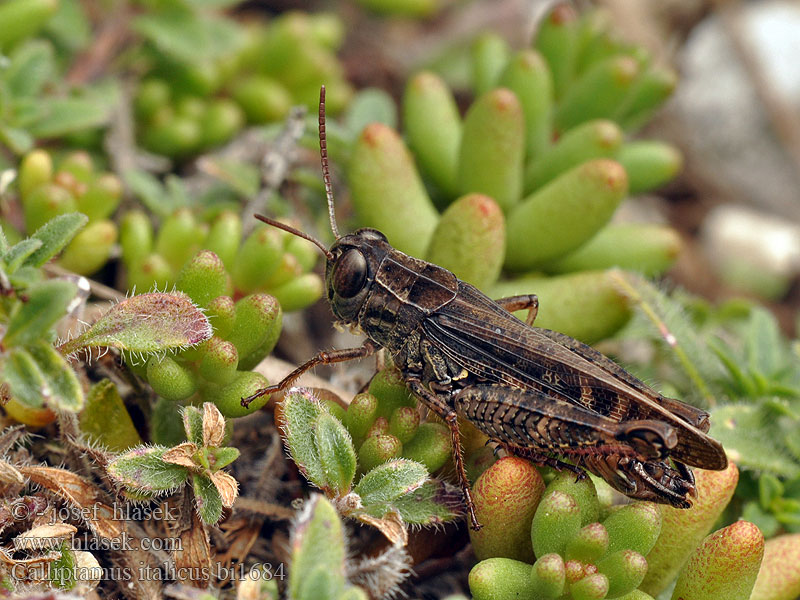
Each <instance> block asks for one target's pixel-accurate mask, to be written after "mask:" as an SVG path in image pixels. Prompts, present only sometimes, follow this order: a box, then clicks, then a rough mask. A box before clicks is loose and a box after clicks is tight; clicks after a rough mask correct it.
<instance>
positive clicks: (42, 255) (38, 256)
mask: <svg viewBox="0 0 800 600" xmlns="http://www.w3.org/2000/svg"><path fill="white" fill-rule="evenodd" d="M88 221H89V219H88V217H86V215H82V214H81V213H68V214H66V215H59V216H57V217H55V218H54V219H51V220H50V221H48V222H47V223H45V224H44V225H42V226H41V227H40V228H39V229H38V230H36V233H34V234H33V235H32V236H31V238H33V239H37V240H41V241H42V246H41V248H39V249H38V250H37V251H36V252H34V253H33V254H32V255H31V256H29V257H28V259H27V260H26V261H25V262H24V263H23V264H24V265H25V266H30V267H41V266H42V265H43V264H44V263H46V262H47V261H48V260H50V259H51V258H53V257H54V256H55V255H56V254H58V253H59V252H60V251H61V249H62V248H63V247H64V246H66V245H67V244H68V243H69V242H70V240H72V238H73V237H75V234H76V233H78V231H80V230H81V228H82V227H83V226H84V225H86V223H87V222H88Z"/></svg>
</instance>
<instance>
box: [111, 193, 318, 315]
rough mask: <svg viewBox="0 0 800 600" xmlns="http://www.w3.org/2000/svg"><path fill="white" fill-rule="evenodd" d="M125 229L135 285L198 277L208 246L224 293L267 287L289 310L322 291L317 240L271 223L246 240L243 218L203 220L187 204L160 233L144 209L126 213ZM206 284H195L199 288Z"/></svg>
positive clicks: (144, 286) (145, 286)
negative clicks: (200, 254)
mask: <svg viewBox="0 0 800 600" xmlns="http://www.w3.org/2000/svg"><path fill="white" fill-rule="evenodd" d="M120 229H121V232H120V244H121V246H122V260H123V262H124V263H125V266H126V267H127V270H128V287H130V288H137V289H151V288H153V287H155V288H161V289H163V288H165V287H168V286H169V285H171V284H174V283H176V282H178V281H180V280H181V278H182V277H183V278H185V277H191V278H196V277H199V276H200V275H198V274H195V273H194V271H196V270H197V268H198V267H197V266H192V265H193V263H192V262H191V261H197V260H199V259H198V257H197V256H196V255H197V252H198V250H200V249H204V251H205V254H203V256H206V259H204V260H207V259H208V257H207V255H208V253H209V251H210V252H211V253H214V255H215V258H214V259H213V260H214V261H215V265H214V266H213V267H211V266H207V267H206V268H207V269H212V270H213V269H217V270H218V271H219V272H217V273H215V275H214V276H215V277H216V278H217V279H218V280H219V281H218V282H217V283H215V286H216V287H214V288H213V289H216V290H217V291H218V292H219V293H220V295H227V296H234V297H237V298H238V297H241V296H244V295H247V294H253V293H262V292H266V293H269V294H270V295H272V296H274V297H275V298H276V299H277V300H278V302H279V303H280V306H281V308H282V310H283V311H285V312H290V311H293V310H298V309H300V308H304V307H305V306H308V305H309V304H312V303H313V302H315V301H316V300H318V299H319V298H320V296H321V295H322V281H321V279H320V278H319V276H318V275H317V274H315V273H313V272H311V269H312V268H313V267H314V265H315V264H316V262H317V257H318V256H319V253H318V251H317V249H316V248H314V246H313V245H311V244H310V243H309V242H307V241H305V240H303V239H300V238H297V237H295V236H291V235H289V234H287V233H285V232H283V231H281V230H279V229H276V228H274V227H266V226H258V227H257V228H256V229H255V230H254V231H253V233H251V234H250V235H249V236H247V238H246V239H244V240H242V222H241V220H240V219H239V217H238V216H237V215H235V214H233V213H231V212H222V213H220V214H219V215H218V216H217V217H216V218H215V219H214V221H213V222H212V223H211V224H210V225H207V224H204V223H200V222H198V220H197V219H196V218H195V217H194V216H193V214H192V212H191V211H190V210H189V209H188V208H184V209H178V210H177V211H176V212H174V213H173V214H171V215H170V216H168V217H167V218H166V219H165V220H164V221H163V222H162V224H161V227H160V228H159V230H158V233H157V234H155V233H154V231H153V226H152V224H151V222H150V219H149V217H148V216H147V215H146V214H145V213H144V212H141V211H131V212H129V213H127V214H126V215H125V216H124V217H123V219H122V224H121V226H120ZM192 257H194V258H192ZM181 269H184V271H183V272H181ZM181 273H185V274H181ZM203 284H204V282H202V281H197V282H193V283H192V285H195V286H197V287H196V289H197V292H198V293H202V292H201V291H200V287H202V285H203ZM220 286H222V287H220ZM179 287H180V284H179ZM211 299H212V298H210V297H209V298H207V299H206V302H207V301H210V300H211ZM203 305H204V306H205V303H203Z"/></svg>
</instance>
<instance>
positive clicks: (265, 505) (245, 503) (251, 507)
mask: <svg viewBox="0 0 800 600" xmlns="http://www.w3.org/2000/svg"><path fill="white" fill-rule="evenodd" d="M236 509H237V510H245V511H248V512H252V513H255V514H257V515H260V516H263V517H266V518H269V519H270V520H278V521H290V520H291V519H294V518H295V517H296V516H297V513H296V512H295V511H294V510H292V509H290V508H286V507H285V506H282V505H280V504H276V503H274V502H264V501H263V500H257V499H255V498H248V497H247V496H239V497H238V498H237V499H236Z"/></svg>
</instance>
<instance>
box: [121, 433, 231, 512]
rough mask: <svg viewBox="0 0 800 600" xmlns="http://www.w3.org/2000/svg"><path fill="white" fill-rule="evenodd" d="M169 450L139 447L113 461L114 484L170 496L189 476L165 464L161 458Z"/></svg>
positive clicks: (170, 464)
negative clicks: (168, 493)
mask: <svg viewBox="0 0 800 600" xmlns="http://www.w3.org/2000/svg"><path fill="white" fill-rule="evenodd" d="M167 450H169V448H167V447H166V446H139V447H138V448H134V449H133V450H129V451H128V452H126V453H125V454H122V455H120V456H118V457H117V458H115V459H114V460H113V461H111V462H110V463H109V465H108V467H106V471H107V472H108V474H109V476H110V477H111V478H112V479H113V480H114V481H116V482H117V483H119V484H120V485H122V486H124V487H126V488H131V489H132V490H134V491H143V492H150V493H159V492H169V491H171V490H174V489H176V488H178V487H179V486H180V485H182V484H184V483H185V482H186V478H187V476H188V474H189V472H188V470H187V469H186V467H182V466H180V465H176V464H172V463H168V462H165V461H164V460H163V459H162V456H163V455H164V453H165V452H166V451H167ZM208 481H209V484H210V485H211V486H212V487H214V484H213V483H211V480H208ZM215 489H216V488H215ZM220 506H221V501H220Z"/></svg>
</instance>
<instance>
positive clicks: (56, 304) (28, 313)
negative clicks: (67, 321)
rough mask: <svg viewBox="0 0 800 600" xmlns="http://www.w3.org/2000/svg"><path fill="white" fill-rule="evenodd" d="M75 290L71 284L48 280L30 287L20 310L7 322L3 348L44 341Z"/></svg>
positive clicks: (64, 312) (62, 314)
mask: <svg viewBox="0 0 800 600" xmlns="http://www.w3.org/2000/svg"><path fill="white" fill-rule="evenodd" d="M76 291H77V288H76V287H75V284H74V283H72V282H71V281H66V280H63V279H51V280H49V281H43V282H41V283H37V284H35V285H33V286H31V287H30V288H29V289H28V290H27V291H26V293H25V296H26V300H25V301H24V302H23V303H22V307H21V308H20V310H19V311H17V312H16V313H15V314H14V315H13V316H12V317H11V319H10V320H9V323H8V329H7V330H6V334H5V337H4V338H3V344H4V345H5V346H7V347H8V346H21V345H24V344H28V343H32V342H35V341H37V340H39V339H42V338H46V337H47V336H48V335H49V333H50V328H51V327H52V326H53V325H54V324H55V322H56V321H58V320H59V319H60V318H61V317H63V316H64V315H65V314H66V312H67V305H68V304H69V302H70V301H71V300H72V298H74V297H75V293H76Z"/></svg>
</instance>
